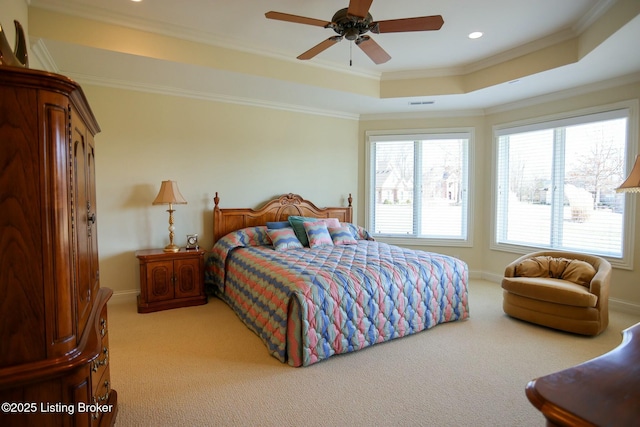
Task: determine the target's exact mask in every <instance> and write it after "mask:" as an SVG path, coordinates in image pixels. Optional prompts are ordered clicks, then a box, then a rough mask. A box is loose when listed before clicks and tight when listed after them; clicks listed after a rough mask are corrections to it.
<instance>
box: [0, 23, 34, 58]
mask: <svg viewBox="0 0 640 427" xmlns="http://www.w3.org/2000/svg"><path fill="white" fill-rule="evenodd" d="M13 23H14V24H15V26H16V46H15V49H11V46H9V41H8V40H7V36H6V35H5V31H4V29H3V27H2V24H0V65H8V66H11V67H23V68H29V55H28V53H27V40H26V38H25V36H24V30H23V29H22V25H20V23H19V22H18V21H13Z"/></svg>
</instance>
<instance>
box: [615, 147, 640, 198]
mask: <svg viewBox="0 0 640 427" xmlns="http://www.w3.org/2000/svg"><path fill="white" fill-rule="evenodd" d="M616 192H617V193H629V192H630V193H640V155H638V156H636V162H635V163H634V165H633V169H631V173H630V174H629V176H628V177H627V179H626V180H625V181H624V182H623V183H622V184H620V187H618V188H616Z"/></svg>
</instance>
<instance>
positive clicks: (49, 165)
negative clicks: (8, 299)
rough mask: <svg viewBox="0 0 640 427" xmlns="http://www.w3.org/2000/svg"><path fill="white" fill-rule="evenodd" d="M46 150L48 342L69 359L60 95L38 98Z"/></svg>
mask: <svg viewBox="0 0 640 427" xmlns="http://www.w3.org/2000/svg"><path fill="white" fill-rule="evenodd" d="M40 105H41V108H42V118H43V120H44V127H43V134H42V142H43V143H42V145H41V146H42V149H43V156H42V158H43V162H44V165H43V166H44V168H43V171H44V173H43V176H42V180H43V181H44V182H43V186H44V188H46V189H47V191H45V192H43V206H45V209H43V215H44V217H45V220H44V222H43V230H42V233H43V236H46V239H44V241H45V242H46V244H48V245H49V247H48V248H46V249H47V250H46V251H45V259H44V263H43V266H42V268H43V270H44V277H45V278H46V280H45V298H46V299H45V301H46V306H47V319H48V322H47V323H48V324H49V325H51V327H50V328H48V330H47V339H48V341H49V343H50V344H49V354H48V357H57V356H62V355H64V354H67V353H68V352H69V351H70V350H72V349H73V348H74V347H75V346H76V344H77V342H76V341H77V339H76V333H77V328H76V323H75V322H76V318H75V307H76V306H75V304H76V301H75V289H74V281H73V277H72V276H71V273H72V257H71V254H70V251H69V244H70V242H71V226H70V218H71V215H70V205H69V202H68V201H69V146H68V140H69V139H68V128H69V126H68V124H69V106H68V101H67V98H66V97H65V96H63V95H61V94H58V93H52V92H43V93H41V94H40Z"/></svg>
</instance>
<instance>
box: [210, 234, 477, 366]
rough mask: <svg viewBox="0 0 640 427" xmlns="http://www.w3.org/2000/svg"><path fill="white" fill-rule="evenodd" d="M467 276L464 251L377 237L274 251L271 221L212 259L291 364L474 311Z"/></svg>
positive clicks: (217, 276)
mask: <svg viewBox="0 0 640 427" xmlns="http://www.w3.org/2000/svg"><path fill="white" fill-rule="evenodd" d="M360 237H362V236H360ZM467 281H468V269H467V265H466V264H465V263H464V262H463V261H461V260H459V259H457V258H453V257H449V256H446V255H441V254H436V253H429V252H423V251H415V250H409V249H404V248H400V247H397V246H393V245H388V244H385V243H381V242H375V241H370V240H363V239H360V240H358V243H357V245H336V246H323V247H320V248H303V249H290V250H287V251H275V250H274V249H273V247H272V246H271V244H270V240H269V238H268V236H267V234H266V228H265V227H252V228H247V229H243V230H239V231H236V232H234V233H231V234H229V235H227V236H225V237H224V238H222V239H220V240H219V241H218V242H217V243H216V245H215V246H214V248H213V249H212V251H211V252H210V254H209V255H208V257H207V268H206V283H207V287H208V288H209V289H213V290H214V291H215V293H216V294H217V295H218V296H220V297H221V298H222V299H223V300H224V301H225V302H226V303H227V304H229V305H230V306H231V307H232V308H233V310H234V311H235V312H236V313H237V315H238V316H239V317H240V318H241V319H242V320H243V321H244V322H245V324H246V325H247V326H248V327H249V328H250V329H252V330H253V331H254V332H255V333H256V334H258V336H260V338H261V339H262V340H263V341H264V342H265V344H266V345H267V347H268V349H269V352H270V353H271V354H272V355H273V356H275V357H276V358H278V359H279V360H280V361H282V362H288V363H289V364H290V365H292V366H307V365H310V364H313V363H316V362H318V361H320V360H323V359H326V358H328V357H330V356H332V355H334V354H340V353H348V352H351V351H355V350H359V349H362V348H364V347H367V346H370V345H373V344H376V343H379V342H383V341H388V340H391V339H394V338H398V337H402V336H405V335H409V334H413V333H416V332H419V331H422V330H424V329H428V328H431V327H433V326H435V325H437V324H439V323H443V322H450V321H454V320H460V319H465V318H467V317H468V316H469V307H468V299H467V297H468V294H467Z"/></svg>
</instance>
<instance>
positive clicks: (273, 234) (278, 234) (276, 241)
mask: <svg viewBox="0 0 640 427" xmlns="http://www.w3.org/2000/svg"><path fill="white" fill-rule="evenodd" d="M267 233H268V234H269V237H270V238H271V242H272V243H273V249H275V250H276V251H286V250H287V249H299V248H302V247H303V246H302V243H300V240H298V238H297V237H296V233H294V232H293V228H277V229H268V230H267Z"/></svg>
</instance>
